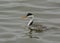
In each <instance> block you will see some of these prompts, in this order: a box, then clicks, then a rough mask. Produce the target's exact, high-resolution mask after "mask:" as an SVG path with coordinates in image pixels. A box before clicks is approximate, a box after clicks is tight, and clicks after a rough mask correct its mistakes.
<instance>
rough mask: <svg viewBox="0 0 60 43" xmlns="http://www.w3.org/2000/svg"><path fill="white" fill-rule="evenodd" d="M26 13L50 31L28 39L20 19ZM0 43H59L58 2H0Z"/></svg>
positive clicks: (23, 23) (52, 0)
mask: <svg viewBox="0 0 60 43" xmlns="http://www.w3.org/2000/svg"><path fill="white" fill-rule="evenodd" d="M28 12H32V13H33V14H34V15H35V22H41V23H42V24H44V25H46V26H47V27H48V28H50V30H48V31H44V32H41V33H33V35H32V36H34V37H35V38H34V37H33V38H29V37H30V36H29V35H26V33H27V32H28V30H26V29H24V27H23V26H24V25H25V23H26V22H27V21H26V20H22V19H21V18H20V17H21V16H24V15H26V14H27V13H28ZM52 27H53V28H52ZM37 37H38V38H37ZM0 43H60V0H0Z"/></svg>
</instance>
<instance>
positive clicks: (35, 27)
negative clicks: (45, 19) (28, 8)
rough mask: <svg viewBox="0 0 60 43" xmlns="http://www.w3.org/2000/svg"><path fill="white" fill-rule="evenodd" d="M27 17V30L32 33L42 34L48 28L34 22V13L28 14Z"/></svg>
mask: <svg viewBox="0 0 60 43" xmlns="http://www.w3.org/2000/svg"><path fill="white" fill-rule="evenodd" d="M26 17H28V19H29V22H28V24H27V28H28V29H29V30H30V33H31V32H32V31H35V32H42V31H44V30H45V29H46V27H45V26H43V25H41V23H39V22H34V15H33V14H32V13H28V14H27V15H26Z"/></svg>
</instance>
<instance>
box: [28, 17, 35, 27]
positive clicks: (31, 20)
mask: <svg viewBox="0 0 60 43" xmlns="http://www.w3.org/2000/svg"><path fill="white" fill-rule="evenodd" d="M31 17H32V18H31V19H30V20H29V22H28V26H29V25H30V24H31V22H33V20H34V16H31Z"/></svg>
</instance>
